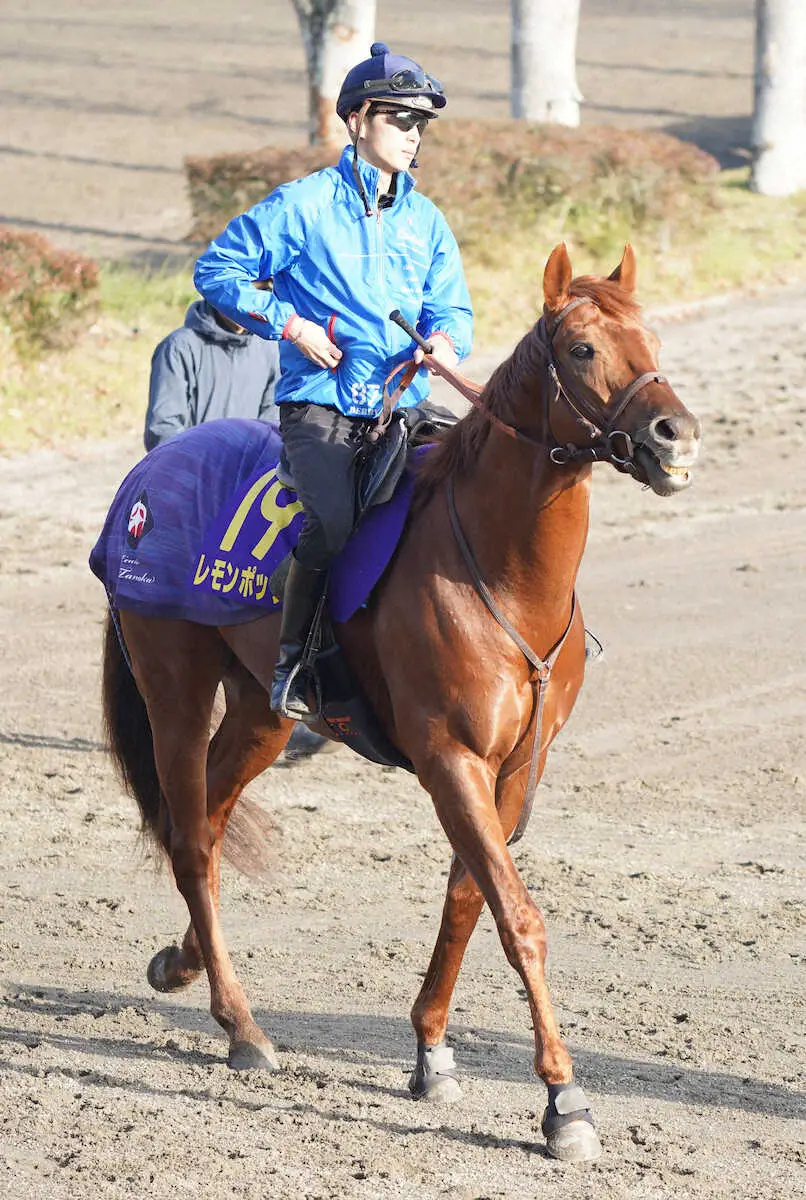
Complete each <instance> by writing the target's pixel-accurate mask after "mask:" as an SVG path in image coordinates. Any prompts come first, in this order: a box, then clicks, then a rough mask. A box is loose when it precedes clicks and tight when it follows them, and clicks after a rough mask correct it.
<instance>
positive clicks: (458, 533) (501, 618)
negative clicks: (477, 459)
mask: <svg viewBox="0 0 806 1200" xmlns="http://www.w3.org/2000/svg"><path fill="white" fill-rule="evenodd" d="M447 493H448V513H449V515H450V519H451V527H452V529H453V534H454V537H455V538H456V543H457V545H458V547H459V550H460V551H461V554H462V558H463V559H464V561H465V565H466V566H467V569H468V571H469V572H470V578H471V579H472V580H473V584H474V586H475V588H476V591H477V592H478V594H479V596H480V597H481V599H482V600H483V601H484V604H485V605H486V607H487V608H488V609H489V611H490V612H491V613H492V615H493V616H494V617H495V619H496V621H497V622H498V624H499V625H500V626H501V628H502V629H503V630H504V632H505V633H506V634H507V635H508V636H509V637H510V638H511V639H512V641H513V642H514V643H515V645H516V646H517V647H518V649H519V650H520V652H521V654H522V655H523V656H524V658H525V659H526V661H527V662H528V663H529V665H530V667H531V668H532V671H531V683H532V686H533V687H534V688H535V689H536V697H535V710H536V711H535V736H534V741H533V743H532V757H531V760H530V762H529V777H528V779H527V781H526V791H525V792H524V796H523V804H522V805H521V813H520V816H519V818H518V824H517V825H516V826H515V829H514V831H513V833H512V834H511V835H510V837H509V838H508V839H507V845H509V846H512V845H514V844H515V842H518V841H520V839H521V838H522V837H523V835H524V833H525V832H526V827H527V825H528V824H529V818H530V817H531V815H532V807H533V805H534V797H535V791H536V790H537V772H538V767H539V764H540V750H541V747H542V736H541V735H542V732H543V707H544V703H545V694H546V688H547V686H548V682H549V679H550V678H551V671H552V668H553V666H554V664H555V662H556V661H557V658H558V656H559V654H560V651H561V650H562V648H563V646H564V645H565V639H566V638H567V637H568V634H569V633H570V631H571V626H572V625H573V623H574V616H575V614H576V605H577V600H576V592H574V593H572V596H571V615H570V617H569V618H568V624H567V625H566V627H565V632H564V633H563V635H562V637H561V638H560V640H559V641H558V642H557V643H556V645H555V646H553V647H552V649H551V651H550V652H549V653H548V654H547V655H546V657H545V658H541V657H540V655H539V654H537V653H536V652H535V651H534V650H533V649H532V647H531V646H530V645H529V644H528V642H526V641H524V639H523V638H522V637H521V635H520V634H519V633H518V631H517V629H516V628H515V626H514V625H513V624H512V622H511V621H510V620H509V619H508V617H506V616H505V615H504V613H502V612H501V609H500V608H499V607H498V604H497V603H496V600H495V597H494V596H493V594H492V592H491V591H490V589H489V588H488V587H487V584H486V583H485V582H484V579H483V578H482V575H481V571H480V570H479V567H478V564H477V563H476V560H475V558H474V557H473V551H472V550H471V549H470V546H469V544H468V541H467V538H466V537H465V535H464V531H463V530H462V526H461V524H460V522H459V514H458V512H457V511H456V497H455V495H454V488H453V478H452V477H450V478H449V479H448V483H447Z"/></svg>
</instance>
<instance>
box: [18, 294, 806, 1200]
mask: <svg viewBox="0 0 806 1200" xmlns="http://www.w3.org/2000/svg"><path fill="white" fill-rule="evenodd" d="M805 319H806V292H802V291H801V292H794V293H791V294H788V295H782V296H777V297H768V298H767V299H766V300H763V301H757V302H749V301H748V302H744V303H742V304H734V305H732V306H728V307H717V308H714V309H712V310H710V311H709V310H706V311H705V312H703V313H702V314H701V315H700V316H699V317H697V319H695V320H689V321H687V322H684V323H681V322H674V323H670V322H660V326H659V327H660V330H661V333H662V335H663V337H664V342H665V354H664V357H663V358H662V363H663V365H664V366H665V369H666V370H667V372H668V374H669V375H670V376H671V377H672V379H673V380H674V381H675V383H676V384H677V385H678V388H679V391H680V394H681V395H682V397H683V398H684V399H685V400H686V402H687V403H688V404H689V406H690V407H691V408H692V409H693V410H694V411H696V412H697V413H698V414H699V415H700V416H701V417H702V418H703V420H704V423H705V430H706V435H705V440H706V445H705V457H704V462H703V466H702V470H701V472H700V474H699V477H698V478H697V480H696V483H695V485H694V486H693V488H692V489H691V490H690V491H689V492H688V493H686V494H685V495H683V496H682V497H679V498H678V499H676V500H667V501H664V500H660V499H658V498H657V497H655V496H653V495H652V494H649V493H645V492H642V491H641V490H640V489H639V488H638V487H637V486H636V485H635V484H633V483H632V482H631V481H629V480H625V479H624V478H623V477H618V476H616V475H615V473H614V472H612V471H610V470H609V469H608V468H597V480H596V484H595V487H594V519H593V531H592V536H591V541H590V546H589V550H588V553H587V556H586V559H585V562H584V566H583V576H582V581H581V588H580V592H581V598H582V603H583V607H584V611H585V616H586V619H587V623H588V625H589V626H590V627H592V628H593V629H594V630H595V631H596V632H597V633H598V635H599V636H600V637H601V638H602V639H603V640H604V641H605V643H606V645H607V655H606V658H605V661H604V662H602V663H600V664H597V665H596V666H593V667H591V668H590V669H589V674H588V679H587V682H586V687H585V689H584V690H583V694H582V697H581V699H580V702H579V703H578V705H577V709H576V712H575V713H574V715H573V717H572V720H571V722H570V724H569V726H568V728H567V730H566V731H565V732H564V734H563V735H562V737H561V738H560V739H559V741H558V743H557V745H556V747H555V749H554V751H553V754H552V757H551V761H550V765H549V769H548V771H547V774H546V778H545V783H544V784H543V785H542V786H541V789H540V792H539V795H538V801H537V805H536V814H535V817H534V820H533V823H532V826H531V827H530V830H529V832H528V834H527V837H526V839H525V840H524V842H523V843H522V844H521V847H520V848H519V849H518V850H517V861H518V863H519V865H520V867H521V869H522V871H523V874H524V877H525V878H526V880H527V881H528V884H529V886H530V888H531V889H532V891H533V894H534V896H535V899H536V900H537V902H538V903H539V904H540V906H541V907H542V909H543V911H544V913H545V915H546V919H547V922H548V927H549V936H550V982H551V985H552V988H553V994H554V997H555V1001H556V1005H557V1010H558V1014H559V1017H560V1021H561V1024H562V1028H563V1031H564V1033H565V1035H566V1037H567V1039H568V1042H569V1045H570V1048H571V1050H572V1053H573V1055H574V1058H575V1063H576V1068H577V1073H578V1077H579V1079H580V1081H581V1082H582V1083H583V1085H584V1086H585V1087H586V1088H587V1089H588V1090H589V1092H590V1094H591V1096H592V1098H593V1101H594V1104H595V1111H596V1115H597V1118H598V1121H599V1127H600V1131H601V1136H602V1141H603V1144H604V1149H605V1154H604V1157H603V1159H602V1160H601V1163H600V1165H598V1166H596V1167H593V1168H590V1169H586V1170H584V1171H582V1170H579V1169H574V1168H571V1169H568V1168H563V1167H561V1166H560V1165H558V1164H557V1163H554V1162H552V1161H550V1160H547V1159H546V1158H545V1157H544V1155H543V1153H542V1152H541V1139H540V1136H539V1132H538V1127H539V1118H540V1113H541V1111H542V1107H543V1103H544V1089H543V1088H542V1086H541V1085H539V1084H538V1083H537V1082H536V1081H535V1079H534V1077H533V1075H532V1073H531V1065H530V1063H531V1051H530V1043H531V1035H530V1028H529V1015H528V1009H527V1006H526V1003H525V1000H524V999H523V996H522V994H519V990H518V986H517V983H518V981H517V978H516V976H515V975H514V974H513V972H512V971H511V970H510V969H509V967H508V966H507V965H506V962H505V960H504V957H503V954H502V952H501V949H500V946H499V944H498V941H497V937H496V935H495V931H494V928H493V927H492V924H491V921H490V919H489V916H488V914H485V915H484V917H483V918H482V921H481V924H480V927H479V929H478V931H477V934H476V936H475V939H474V941H473V943H472V945H471V949H470V952H469V955H468V959H467V962H466V965H465V968H464V971H463V975H462V977H461V979H460V984H459V987H458V991H457V995H456V1002H455V1006H454V1009H453V1018H452V1026H451V1038H452V1041H453V1044H454V1047H455V1050H456V1055H457V1059H458V1062H459V1065H460V1068H461V1072H462V1076H463V1079H464V1084H465V1099H464V1102H463V1103H462V1104H461V1105H459V1106H455V1107H450V1108H445V1109H440V1108H436V1107H429V1106H425V1105H419V1106H417V1105H415V1104H414V1103H413V1102H412V1101H411V1100H410V1099H409V1098H408V1096H407V1093H406V1087H405V1085H406V1079H407V1075H408V1072H409V1070H410V1068H411V1064H412V1056H413V1048H414V1047H413V1036H412V1033H411V1030H410V1027H409V1024H408V1019H407V1013H408V1008H409V1004H410V1002H411V1000H412V998H413V997H414V995H415V994H416V991H417V989H418V986H419V982H420V978H421V973H422V971H423V970H424V968H425V966H426V963H427V960H428V955H429V953H430V948H431V945H432V942H433V938H434V936H435V934H436V928H437V923H438V914H439V910H440V906H441V897H442V891H443V888H444V883H445V878H444V877H445V874H446V870H447V865H448V850H447V846H446V843H445V841H444V839H443V836H442V834H441V832H440V831H439V829H438V826H437V822H436V819H435V817H434V815H433V812H432V810H431V807H430V802H429V800H428V798H427V796H426V795H425V793H423V792H422V791H421V790H420V789H419V787H418V785H417V784H416V782H415V781H414V780H413V779H411V778H410V777H409V776H407V775H405V774H403V773H399V772H393V771H384V770H381V769H379V768H375V767H373V766H371V765H370V764H366V763H364V762H362V761H361V760H360V759H358V758H355V757H353V756H351V755H349V753H348V752H347V751H345V750H339V751H336V752H335V753H332V754H329V755H325V756H321V757H320V758H318V759H315V760H313V761H310V762H307V763H304V764H300V765H297V766H295V767H293V768H289V767H288V766H283V765H278V766H276V767H274V768H272V769H271V770H270V771H268V772H267V773H266V774H265V775H264V776H263V777H262V778H261V779H260V780H258V781H257V782H256V784H255V785H254V788H253V794H254V797H255V799H256V800H257V801H258V802H259V803H260V804H261V805H262V806H264V807H265V809H266V810H267V811H268V812H269V813H271V814H272V816H273V818H274V819H275V821H276V826H277V828H276V833H275V835H274V842H273V844H274V853H275V864H274V867H273V870H272V874H271V878H270V879H269V880H268V881H265V882H262V883H259V882H254V881H250V880H247V879H245V878H244V877H243V876H239V875H236V874H235V873H234V872H232V870H227V869H225V879H224V906H223V915H224V924H225V929H226V931H227V934H228V937H229V941H230V946H231V948H232V950H233V953H234V958H235V961H236V965H237V968H238V969H239V971H240V973H241V977H242V979H243V981H244V983H245V985H246V987H247V989H248V992H249V995H250V997H251V1000H252V1002H253V1005H254V1009H255V1013H256V1016H257V1017H258V1019H259V1020H260V1021H261V1023H262V1024H263V1025H264V1027H265V1028H266V1030H267V1031H268V1032H269V1033H270V1034H271V1036H272V1037H273V1038H274V1039H275V1041H276V1044H277V1046H278V1049H279V1052H280V1057H281V1060H282V1071H281V1072H280V1073H279V1074H278V1075H276V1076H272V1077H265V1076H261V1075H259V1074H256V1073H246V1074H243V1075H239V1076H235V1075H233V1074H231V1073H229V1072H228V1070H227V1068H226V1066H225V1065H224V1050H225V1043H224V1039H223V1037H222V1036H221V1035H220V1033H219V1031H218V1030H217V1027H216V1026H215V1025H214V1024H213V1022H212V1020H211V1018H210V1017H209V1015H208V1013H207V1003H208V996H207V989H206V986H205V985H204V984H203V983H197V984H196V985H195V986H194V987H193V989H192V990H191V991H190V992H188V993H187V994H183V995H181V996H179V997H170V998H166V997H161V996H158V995H157V994H156V993H153V992H151V991H150V990H149V988H148V985H147V983H146V980H145V967H146V964H147V961H148V959H149V958H150V956H151V954H152V953H154V952H155V951H156V950H157V949H158V948H159V947H160V946H161V945H163V944H165V943H166V942H167V941H169V940H171V939H173V938H174V937H175V936H176V935H177V934H178V933H179V932H180V931H181V929H182V928H183V927H184V923H185V916H184V913H183V906H182V903H181V901H180V900H179V898H178V896H177V894H176V893H175V891H174V890H173V885H172V882H171V880H170V876H169V874H168V873H167V872H165V871H163V872H162V873H161V874H155V873H154V871H153V869H152V868H151V867H150V866H149V865H148V864H147V863H145V862H144V861H143V859H142V857H141V856H140V854H139V853H138V848H137V839H136V820H135V812H134V805H133V802H131V801H130V800H129V799H127V798H126V797H124V796H122V795H121V792H120V789H119V787H118V785H117V784H116V782H115V780H114V778H113V776H112V773H111V771H110V767H109V764H108V762H107V759H106V758H105V756H104V753H103V751H102V747H101V744H100V740H99V737H100V735H99V700H98V692H99V679H98V667H99V650H100V629H101V621H102V618H103V612H104V602H103V595H102V592H101V589H100V587H99V586H98V584H97V583H96V581H95V580H94V579H92V578H91V576H90V575H89V572H88V571H87V569H86V567H85V560H86V555H87V551H88V549H89V547H90V545H91V543H92V541H93V539H94V537H95V534H96V532H97V530H98V528H99V526H100V523H101V520H102V516H103V513H104V511H105V508H106V506H107V504H108V502H109V499H110V497H111V495H112V493H113V491H114V488H115V487H116V486H117V483H118V482H119V480H120V478H121V477H122V475H123V473H124V471H125V470H126V468H127V467H128V466H129V465H130V464H131V463H132V462H133V460H134V459H135V458H136V456H137V454H138V447H137V445H136V444H135V443H134V442H132V443H130V444H128V443H127V444H110V443H100V444H95V445H86V446H83V447H80V448H77V449H76V450H75V451H74V452H73V453H72V454H70V455H57V454H55V453H47V454H45V453H43V454H39V455H34V456H29V457H25V458H18V459H15V460H6V461H5V462H3V463H1V464H0V493H1V494H2V512H1V513H0V518H1V521H0V537H1V538H2V545H3V547H4V549H3V556H2V564H1V565H2V571H1V572H0V606H1V611H2V625H1V626H0V628H1V630H2V658H1V659H0V661H2V689H0V695H1V696H2V700H1V701H0V712H1V717H0V730H1V731H2V732H0V771H1V772H2V773H1V775H0V806H1V808H2V828H3V830H4V834H3V839H2V842H0V878H2V881H3V882H2V889H3V894H4V909H3V924H2V927H0V938H1V939H2V963H3V984H2V1015H1V1016H0V1128H1V1129H2V1133H0V1194H2V1195H7V1196H9V1197H15V1198H16V1197H22V1196H25V1197H28V1198H30V1200H39V1198H43V1200H44V1198H47V1200H61V1198H62V1197H64V1198H65V1200H67V1198H68V1197H69V1198H70V1200H91V1198H92V1200H95V1198H96V1197H98V1196H103V1197H105V1198H106V1197H108V1198H110V1200H114V1198H117V1197H121V1198H123V1197H125V1198H126V1200H129V1198H130V1197H134V1196H141V1195H143V1194H147V1195H149V1196H152V1197H155V1198H160V1197H168V1196H171V1197H174V1196H177V1195H184V1194H195V1195H198V1196H203V1197H205V1200H224V1198H229V1197H232V1196H247V1197H253V1196H261V1197H264V1196H265V1197H292V1198H294V1200H296V1198H298V1197H299V1198H303V1197H311V1198H313V1197H321V1198H331V1197H332V1198H336V1197H338V1198H346V1197H350V1198H355V1200H362V1198H364V1197H371V1198H373V1200H374V1198H375V1197H387V1196H388V1197H406V1198H408V1197H412V1198H414V1197H418V1198H428V1200H430V1198H432V1197H433V1198H436V1197H450V1198H452V1200H474V1198H476V1200H478V1198H482V1197H496V1198H498V1197H505V1198H506V1200H515V1198H516V1197H517V1198H518V1200H520V1198H522V1197H531V1196H542V1195H544V1194H548V1191H549V1189H551V1194H552V1195H554V1196H557V1197H558V1198H563V1197H568V1198H570V1197H574V1198H575V1200H577V1198H579V1197H586V1198H587V1197H590V1198H592V1200H599V1198H605V1197H607V1198H611V1197H619V1198H621V1197H623V1198H625V1200H627V1198H629V1200H633V1198H636V1197H637V1198H644V1197H646V1198H655V1197H667V1196H674V1197H701V1196H709V1197H732V1198H737V1200H738V1198H739V1197H741V1198H743V1200H744V1198H747V1197H753V1198H761V1197H764V1198H767V1197H769V1198H770V1200H773V1198H775V1200H778V1198H780V1197H795V1196H804V1195H806V1145H804V1132H805V1130H806V1124H805V1123H804V1116H806V1108H805V1107H804V1098H805V1097H804V1093H806V1086H805V1085H806V1078H804V1053H803V1052H804V1039H803V1030H804V993H803V990H802V985H803V966H804V961H805V960H806V947H805V946H804V937H803V931H804V922H803V915H804V914H803V881H804V833H805V832H806V826H804V819H803V817H804V796H805V795H806V787H805V782H806V763H804V754H803V724H804V714H806V667H805V666H804V657H803V638H804V613H805V606H804V583H806V579H805V578H804V562H806V484H805V483H804V469H803V468H804V463H805V462H806V384H805V383H804V379H806V349H805V348H804V343H803V338H802V333H801V332H800V331H801V330H802V329H803V325H804V320H805ZM477 365H478V366H481V364H477Z"/></svg>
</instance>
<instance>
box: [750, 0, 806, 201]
mask: <svg viewBox="0 0 806 1200" xmlns="http://www.w3.org/2000/svg"><path fill="white" fill-rule="evenodd" d="M750 186H751V188H752V189H753V191H754V192H760V193H761V194H762V195H764V196H789V195H791V193H792V192H797V191H799V190H800V189H801V188H806V4H805V3H804V0H756V84H755V106H754V112H753V171H752V178H751V182H750Z"/></svg>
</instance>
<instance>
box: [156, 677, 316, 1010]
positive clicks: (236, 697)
mask: <svg viewBox="0 0 806 1200" xmlns="http://www.w3.org/2000/svg"><path fill="white" fill-rule="evenodd" d="M223 683H224V695H225V698H226V709H225V711H224V715H223V717H222V719H221V721H220V724H219V726H218V729H217V730H216V733H215V735H214V736H213V739H212V741H211V742H210V747H209V751H208V755H207V815H208V819H209V821H210V827H211V830H212V833H213V839H214V840H213V846H212V849H211V851H210V861H209V867H208V885H209V888H210V895H211V896H212V898H213V904H214V906H215V908H216V911H217V910H218V903H219V894H220V881H221V870H220V867H221V851H222V845H223V840H224V833H225V830H226V827H227V823H228V821H229V818H230V816H231V815H232V812H233V810H234V809H235V806H236V802H237V801H238V799H239V797H240V796H241V793H242V792H243V790H244V788H245V787H246V786H247V785H248V784H249V783H250V782H251V781H252V780H253V779H255V778H256V776H257V775H259V774H260V773H261V771H264V770H265V769H266V768H267V767H268V766H270V765H271V763H273V762H274V760H275V759H276V758H277V757H278V755H279V754H280V753H281V751H282V749H283V747H284V745H285V744H286V742H287V740H288V737H289V734H290V731H291V729H292V723H291V722H290V721H285V720H283V719H282V718H280V717H278V716H277V715H276V714H274V713H272V712H271V710H270V709H269V707H268V704H267V702H266V692H265V690H264V689H263V687H261V685H260V684H259V683H257V681H256V680H255V679H254V677H253V676H252V675H251V674H250V673H249V672H248V671H247V670H246V668H245V667H243V666H242V665H241V664H240V663H238V662H235V663H233V664H232V665H231V666H230V667H229V668H228V670H227V674H226V676H225V677H224V681H223ZM203 970H204V956H203V955H202V951H201V946H200V944H199V939H198V936H197V934H196V930H195V927H194V925H193V923H192V922H191V923H190V925H189V926H188V929H187V932H186V933H185V936H184V939H183V941H182V945H181V947H180V946H166V947H165V948H164V949H163V950H160V952H159V953H158V954H156V955H155V956H154V958H153V959H152V960H151V964H150V966H149V971H148V978H149V982H150V983H151V985H152V987H154V988H156V990H157V991H166V992H167V991H174V990H177V989H179V988H184V987H186V986H187V985H188V984H190V983H192V982H193V980H194V979H196V978H197V977H198V975H199V974H200V973H201V972H202V971H203Z"/></svg>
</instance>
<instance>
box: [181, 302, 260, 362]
mask: <svg viewBox="0 0 806 1200" xmlns="http://www.w3.org/2000/svg"><path fill="white" fill-rule="evenodd" d="M185 325H186V326H187V327H188V329H192V330H194V331H195V332H196V333H198V334H199V336H200V337H203V338H204V339H205V341H208V342H217V343H218V345H219V346H226V347H227V348H228V349H233V350H234V349H236V348H237V349H240V348H241V347H242V346H246V344H247V342H248V341H249V339H250V338H251V336H252V335H251V333H232V332H230V330H229V329H223V328H222V327H221V326H220V325H219V323H218V321H216V319H215V316H214V312H213V306H212V305H211V304H208V303H207V301H206V300H196V301H194V303H193V304H191V306H190V308H189V309H188V310H187V312H186V313H185Z"/></svg>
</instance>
